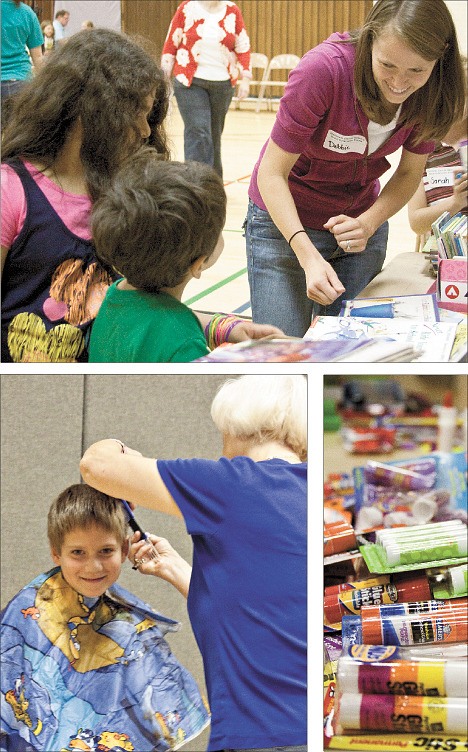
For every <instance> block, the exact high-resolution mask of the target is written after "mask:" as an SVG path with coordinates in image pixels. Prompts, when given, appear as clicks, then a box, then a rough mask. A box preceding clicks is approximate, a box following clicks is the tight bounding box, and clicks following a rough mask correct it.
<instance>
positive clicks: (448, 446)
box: [437, 392, 457, 452]
mask: <svg viewBox="0 0 468 752" xmlns="http://www.w3.org/2000/svg"><path fill="white" fill-rule="evenodd" d="M456 430H457V410H456V408H455V407H454V406H453V395H452V392H447V393H446V395H445V397H444V402H443V404H442V406H441V407H440V408H439V418H438V430H437V449H438V451H439V452H451V451H452V449H453V445H454V441H455V432H456Z"/></svg>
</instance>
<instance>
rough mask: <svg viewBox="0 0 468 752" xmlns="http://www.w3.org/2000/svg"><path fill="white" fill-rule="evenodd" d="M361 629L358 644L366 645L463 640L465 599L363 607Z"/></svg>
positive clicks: (467, 618) (467, 621) (467, 620)
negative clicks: (360, 639)
mask: <svg viewBox="0 0 468 752" xmlns="http://www.w3.org/2000/svg"><path fill="white" fill-rule="evenodd" d="M361 629H362V643H363V644H367V645H415V644H423V643H427V642H466V640H467V637H468V608H467V599H466V598H455V599H453V600H451V601H422V602H417V603H397V604H395V605H390V606H385V605H384V606H366V607H364V608H363V609H362V610H361Z"/></svg>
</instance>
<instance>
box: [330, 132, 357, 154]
mask: <svg viewBox="0 0 468 752" xmlns="http://www.w3.org/2000/svg"><path fill="white" fill-rule="evenodd" d="M366 146H367V139H366V138H364V136H358V135H356V136H343V135H342V134H341V133H337V132H336V131H332V130H330V131H328V133H327V135H326V137H325V141H324V142H323V147H324V149H329V150H330V151H336V152H338V153H339V154H349V153H350V152H355V153H356V154H364V152H365V150H366Z"/></svg>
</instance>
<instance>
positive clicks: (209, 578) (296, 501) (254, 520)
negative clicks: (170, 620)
mask: <svg viewBox="0 0 468 752" xmlns="http://www.w3.org/2000/svg"><path fill="white" fill-rule="evenodd" d="M157 466H158V470H159V472H160V474H161V477H162V479H163V481H164V483H165V484H166V486H167V488H168V490H169V491H170V493H171V494H172V496H173V498H174V500H175V501H176V503H177V505H178V506H179V508H180V510H181V512H182V514H183V516H184V519H185V524H186V527H187V531H188V533H189V534H190V535H191V536H192V539H193V546H194V552H193V573H192V578H191V583H190V590H189V597H188V611H189V616H190V620H191V623H192V628H193V631H194V634H195V637H196V640H197V643H198V646H199V648H200V652H201V654H202V657H203V662H204V668H205V677H206V684H207V689H208V697H209V701H210V706H211V712H212V719H211V736H210V743H209V746H208V750H216V749H223V748H226V747H227V748H229V747H240V748H242V747H244V748H246V747H247V748H248V747H270V746H272V747H276V746H286V745H300V744H306V743H307V732H306V710H307V708H306V706H307V703H306V678H307V676H306V674H307V660H306V658H307V656H306V639H307V608H306V597H307V586H306V569H307V567H306V550H307V540H306V530H307V519H306V517H307V512H306V509H307V492H306V489H307V465H306V464H289V463H287V462H285V461H284V460H280V459H272V460H266V461H263V462H253V461H252V460H251V459H249V458H248V457H235V458H234V459H232V460H228V459H226V458H221V459H220V460H217V461H213V460H200V459H189V460H170V461H166V460H158V462H157Z"/></svg>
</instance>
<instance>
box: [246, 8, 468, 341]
mask: <svg viewBox="0 0 468 752" xmlns="http://www.w3.org/2000/svg"><path fill="white" fill-rule="evenodd" d="M443 81H447V82H450V84H449V85H446V86H445V87H444V86H443V84H442V82H443ZM464 101H465V94H464V78H463V67H462V63H461V60H460V54H459V50H458V43H457V37H456V32H455V28H454V24H453V20H452V17H451V15H450V12H449V11H448V9H447V6H446V5H445V3H444V1H443V0H379V1H378V2H377V3H376V4H375V6H374V7H373V8H372V10H371V12H370V13H369V15H368V16H367V18H366V21H365V23H364V26H363V27H362V28H361V29H360V30H358V31H357V32H353V33H344V34H333V35H332V36H331V37H330V38H329V39H327V40H326V41H325V42H323V43H322V44H320V45H319V46H318V47H316V48H314V49H313V50H310V52H308V53H307V54H306V55H305V56H304V57H303V58H302V60H301V62H300V63H299V65H298V66H297V67H296V68H295V69H294V70H293V71H292V73H291V74H290V78H289V83H288V85H287V87H286V90H285V93H284V96H283V98H282V100H281V103H280V107H279V110H278V114H277V117H276V121H275V124H274V126H273V130H272V133H271V137H270V139H269V140H268V142H267V144H266V145H265V146H264V147H263V149H262V152H261V154H260V157H259V160H258V162H257V164H256V166H255V169H254V172H253V175H252V180H251V184H250V189H249V196H250V202H249V210H248V214H247V219H246V238H247V260H248V272H249V284H250V292H251V301H252V314H253V319H254V321H257V322H264V323H265V322H268V323H270V324H275V325H277V326H279V327H280V328H282V329H283V330H284V331H285V332H286V333H287V334H289V335H294V336H299V337H302V336H303V335H304V333H305V331H306V330H307V329H308V327H309V325H310V322H311V319H312V317H313V316H314V315H317V314H321V315H338V314H339V311H340V307H341V300H342V298H343V297H346V298H347V299H349V298H354V297H356V295H357V294H358V293H359V292H360V291H361V290H362V289H363V288H364V287H365V286H366V285H367V284H368V282H370V280H371V279H372V278H373V277H374V276H375V275H376V274H377V273H378V272H379V271H380V269H381V268H382V265H383V262H384V259H385V252H386V245H387V234H388V223H387V220H388V218H389V217H391V216H392V215H393V214H395V213H396V212H397V211H399V210H400V209H401V208H402V207H403V206H404V205H405V204H406V203H407V201H408V200H409V199H410V198H411V196H412V195H413V193H414V191H415V190H416V188H417V186H418V184H419V181H420V180H421V177H422V173H423V170H424V165H425V162H426V157H427V154H428V153H430V152H431V151H432V150H433V148H434V139H438V138H440V137H441V136H442V134H443V133H445V132H446V131H447V130H448V128H449V126H450V125H451V123H452V122H454V121H455V120H457V119H458V118H460V117H461V116H462V114H463V106H464ZM400 147H402V154H401V159H400V162H399V165H398V167H397V169H396V172H395V174H394V175H393V176H392V178H391V180H390V181H389V182H388V184H387V185H386V186H385V188H384V189H383V190H382V192H381V193H380V184H379V180H378V179H379V177H380V176H381V175H382V174H383V173H384V172H385V171H386V170H387V169H388V168H389V163H388V160H387V159H386V157H387V156H388V155H389V154H392V153H394V152H395V151H397V150H398V149H399V148H400Z"/></svg>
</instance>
